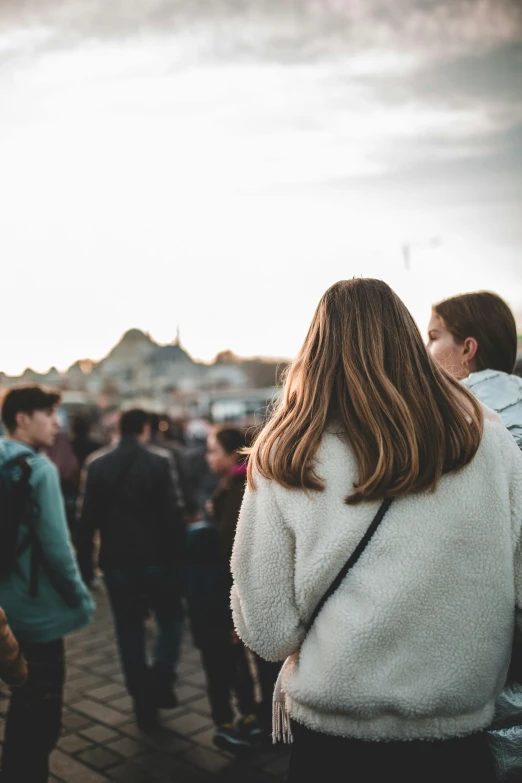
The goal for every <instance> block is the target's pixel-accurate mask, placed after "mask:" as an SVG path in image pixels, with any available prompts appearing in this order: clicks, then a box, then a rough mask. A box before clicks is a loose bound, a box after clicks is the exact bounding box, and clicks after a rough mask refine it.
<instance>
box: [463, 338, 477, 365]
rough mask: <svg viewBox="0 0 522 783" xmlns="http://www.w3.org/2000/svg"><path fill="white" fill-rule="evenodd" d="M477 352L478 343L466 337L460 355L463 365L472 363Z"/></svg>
mask: <svg viewBox="0 0 522 783" xmlns="http://www.w3.org/2000/svg"><path fill="white" fill-rule="evenodd" d="M477 351H478V342H477V341H476V340H475V338H474V337H466V339H465V340H464V353H463V354H462V359H463V361H464V363H465V364H469V362H471V361H473V359H474V358H475V356H476V355H477Z"/></svg>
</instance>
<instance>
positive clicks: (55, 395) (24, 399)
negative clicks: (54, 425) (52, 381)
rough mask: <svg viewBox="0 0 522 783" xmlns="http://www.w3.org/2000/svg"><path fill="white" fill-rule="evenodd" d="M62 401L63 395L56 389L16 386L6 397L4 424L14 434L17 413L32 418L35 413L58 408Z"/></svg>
mask: <svg viewBox="0 0 522 783" xmlns="http://www.w3.org/2000/svg"><path fill="white" fill-rule="evenodd" d="M61 399H62V395H61V394H60V392H59V391H57V390H56V389H46V388H44V387H43V386H38V385H37V384H30V385H27V386H15V387H13V388H12V389H9V391H8V392H6V394H5V395H4V398H3V401H2V422H3V423H4V426H5V428H6V430H7V431H8V432H14V431H15V430H16V426H17V425H16V415H17V413H27V414H28V415H29V416H32V414H33V413H34V412H35V411H45V410H47V409H48V408H56V406H57V405H59V404H60V402H61Z"/></svg>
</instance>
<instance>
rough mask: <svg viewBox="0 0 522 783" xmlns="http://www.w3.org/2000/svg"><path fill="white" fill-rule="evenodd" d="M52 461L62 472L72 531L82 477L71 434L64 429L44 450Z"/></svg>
mask: <svg viewBox="0 0 522 783" xmlns="http://www.w3.org/2000/svg"><path fill="white" fill-rule="evenodd" d="M43 452H44V454H46V455H47V456H48V457H49V459H50V460H51V462H53V463H54V464H55V465H56V467H57V468H58V473H59V474H60V487H61V489H62V495H63V499H64V503H65V515H66V517H67V525H68V527H69V531H71V532H72V530H73V525H74V516H75V509H76V498H77V495H78V481H79V478H80V466H79V463H78V460H77V459H76V455H75V453H74V451H73V449H72V446H71V442H70V440H69V436H68V434H67V433H66V432H64V431H63V430H59V431H58V432H57V433H56V438H55V439H54V443H53V444H52V446H50V447H49V448H47V449H44V450H43Z"/></svg>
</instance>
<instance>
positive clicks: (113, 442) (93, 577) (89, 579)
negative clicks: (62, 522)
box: [74, 427, 120, 590]
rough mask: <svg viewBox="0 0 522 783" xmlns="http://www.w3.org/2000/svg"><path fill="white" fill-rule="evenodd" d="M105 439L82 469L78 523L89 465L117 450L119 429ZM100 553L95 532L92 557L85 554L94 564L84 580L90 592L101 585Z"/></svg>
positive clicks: (113, 428) (77, 510) (113, 430)
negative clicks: (103, 443) (96, 565)
mask: <svg viewBox="0 0 522 783" xmlns="http://www.w3.org/2000/svg"><path fill="white" fill-rule="evenodd" d="M105 439H106V441H107V443H106V444H105V445H104V446H101V447H100V448H99V449H96V451H92V452H91V453H90V454H89V455H88V456H87V457H86V458H85V461H84V463H83V466H82V469H81V471H80V479H79V482H78V495H77V497H76V509H75V519H76V522H78V520H79V519H80V517H81V513H82V508H83V499H84V497H85V486H86V483H87V471H88V469H89V465H90V464H91V463H92V462H94V461H95V460H97V459H98V457H103V456H104V455H105V454H108V453H109V452H110V451H112V450H113V449H114V448H116V446H117V445H118V442H119V440H120V433H119V432H118V427H109V428H108V429H107V431H106V433H105ZM76 527H77V525H76V526H75V536H74V543H75V545H76V546H78V536H77V533H76ZM99 552H100V531H99V530H95V531H94V534H93V537H92V550H91V552H90V555H89V554H87V553H86V552H85V551H84V552H83V557H84V559H85V560H87V561H88V562H90V563H92V570H91V571H89V569H87V571H86V573H85V574H84V579H85V580H86V584H87V587H88V588H89V590H96V588H97V587H98V585H99V583H100V581H99V577H98V574H97V573H96V571H97V569H96V568H95V566H94V563H97V562H98V557H99Z"/></svg>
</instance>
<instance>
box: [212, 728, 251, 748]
mask: <svg viewBox="0 0 522 783" xmlns="http://www.w3.org/2000/svg"><path fill="white" fill-rule="evenodd" d="M212 741H213V743H214V745H217V747H218V748H221V750H228V751H229V753H241V752H244V751H246V750H250V749H251V747H252V743H251V742H250V740H248V739H247V738H246V737H245V736H242V735H241V733H240V732H239V731H238V730H237V729H236V727H235V726H234V724H233V723H222V724H221V726H218V728H217V730H216V732H215V734H214V737H213V739H212Z"/></svg>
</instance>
